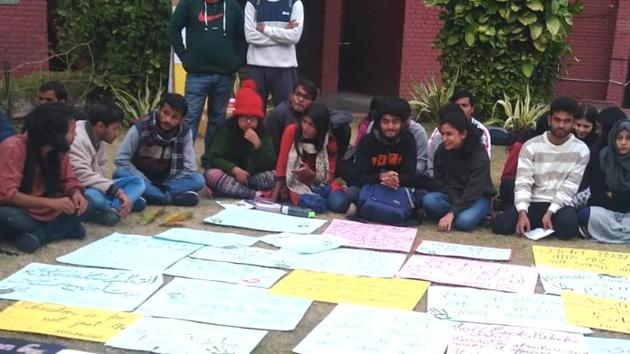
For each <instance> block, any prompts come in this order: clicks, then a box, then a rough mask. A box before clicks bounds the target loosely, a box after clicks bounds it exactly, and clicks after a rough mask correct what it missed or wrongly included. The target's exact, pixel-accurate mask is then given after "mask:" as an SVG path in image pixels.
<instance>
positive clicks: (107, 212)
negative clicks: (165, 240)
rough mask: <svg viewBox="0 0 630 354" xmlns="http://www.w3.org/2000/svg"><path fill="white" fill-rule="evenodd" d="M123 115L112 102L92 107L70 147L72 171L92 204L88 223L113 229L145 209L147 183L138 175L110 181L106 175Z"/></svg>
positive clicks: (78, 123) (78, 127)
mask: <svg viewBox="0 0 630 354" xmlns="http://www.w3.org/2000/svg"><path fill="white" fill-rule="evenodd" d="M123 118H124V113H123V111H122V110H121V109H120V108H119V107H118V106H115V105H113V104H111V103H108V104H104V103H99V104H96V105H94V106H92V107H90V108H89V110H88V120H81V121H78V122H77V137H76V138H75V139H74V142H73V143H72V147H71V148H70V163H71V164H72V169H73V170H74V173H75V174H76V175H77V178H78V179H79V181H80V182H81V185H82V186H83V187H84V188H86V189H85V196H86V198H88V199H89V200H90V203H91V204H92V206H93V208H92V213H91V215H90V216H89V217H88V221H93V222H96V223H98V224H101V225H106V226H113V225H115V224H117V223H118V222H119V221H120V219H122V218H124V217H125V216H127V214H129V213H130V212H131V210H132V206H133V209H134V211H140V210H142V209H144V207H145V206H146V201H145V200H144V199H143V198H142V197H141V195H142V193H143V192H144V182H143V181H142V179H141V178H140V177H138V176H126V177H123V178H117V179H115V180H111V179H108V178H105V177H104V176H103V172H104V170H105V165H106V164H107V151H106V150H107V146H108V145H109V144H111V143H113V142H114V140H116V137H117V136H118V132H119V130H120V125H121V123H122V121H123Z"/></svg>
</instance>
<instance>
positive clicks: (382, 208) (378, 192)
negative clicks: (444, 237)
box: [357, 184, 415, 226]
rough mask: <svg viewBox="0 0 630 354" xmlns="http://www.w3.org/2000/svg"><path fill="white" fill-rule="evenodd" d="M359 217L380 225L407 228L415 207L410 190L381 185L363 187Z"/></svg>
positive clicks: (360, 194) (358, 203)
mask: <svg viewBox="0 0 630 354" xmlns="http://www.w3.org/2000/svg"><path fill="white" fill-rule="evenodd" d="M357 206H358V208H359V212H358V216H359V217H360V218H361V219H363V220H366V221H373V222H377V223H379V224H387V225H395V226H406V225H407V220H409V217H410V216H411V212H412V210H413V208H414V207H415V205H414V203H413V198H412V195H411V192H410V191H409V189H408V188H404V187H401V188H397V189H391V188H389V187H386V186H383V185H381V184H369V185H365V186H363V187H361V191H360V192H359V200H358V202H357Z"/></svg>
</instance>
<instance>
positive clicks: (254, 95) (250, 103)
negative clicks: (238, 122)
mask: <svg viewBox="0 0 630 354" xmlns="http://www.w3.org/2000/svg"><path fill="white" fill-rule="evenodd" d="M234 115H235V116H254V117H256V118H258V119H263V118H264V117H265V112H263V101H262V98H260V95H259V94H258V92H256V83H255V82H254V80H251V79H248V80H245V81H243V82H242V83H241V88H239V89H238V92H236V102H234Z"/></svg>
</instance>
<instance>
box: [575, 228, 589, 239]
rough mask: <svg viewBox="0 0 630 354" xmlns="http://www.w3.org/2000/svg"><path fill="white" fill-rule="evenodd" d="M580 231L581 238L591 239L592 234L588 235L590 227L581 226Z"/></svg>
mask: <svg viewBox="0 0 630 354" xmlns="http://www.w3.org/2000/svg"><path fill="white" fill-rule="evenodd" d="M578 231H579V233H580V237H581V238H585V239H586V238H591V234H589V233H588V227H586V226H583V225H580V226H578Z"/></svg>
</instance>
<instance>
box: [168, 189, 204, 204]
mask: <svg viewBox="0 0 630 354" xmlns="http://www.w3.org/2000/svg"><path fill="white" fill-rule="evenodd" d="M197 203H199V194H197V192H192V191H188V192H185V193H182V194H176V195H173V205H177V206H195V205H197Z"/></svg>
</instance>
